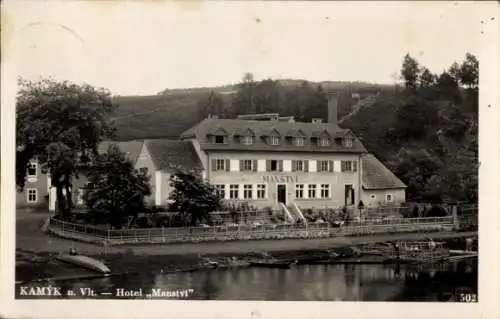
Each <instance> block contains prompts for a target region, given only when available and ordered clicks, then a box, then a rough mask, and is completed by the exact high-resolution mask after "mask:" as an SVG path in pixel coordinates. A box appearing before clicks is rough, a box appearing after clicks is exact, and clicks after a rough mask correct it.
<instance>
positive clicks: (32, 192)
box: [27, 188, 38, 203]
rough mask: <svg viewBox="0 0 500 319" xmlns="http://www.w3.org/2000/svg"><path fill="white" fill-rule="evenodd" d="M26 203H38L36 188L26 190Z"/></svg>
mask: <svg viewBox="0 0 500 319" xmlns="http://www.w3.org/2000/svg"><path fill="white" fill-rule="evenodd" d="M27 196H28V203H36V202H37V201H38V190H37V189H36V188H28V189H27Z"/></svg>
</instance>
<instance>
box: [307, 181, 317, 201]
mask: <svg viewBox="0 0 500 319" xmlns="http://www.w3.org/2000/svg"><path fill="white" fill-rule="evenodd" d="M307 195H308V197H309V198H316V185H315V184H309V185H308V190H307Z"/></svg>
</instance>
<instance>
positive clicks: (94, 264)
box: [56, 253, 111, 274]
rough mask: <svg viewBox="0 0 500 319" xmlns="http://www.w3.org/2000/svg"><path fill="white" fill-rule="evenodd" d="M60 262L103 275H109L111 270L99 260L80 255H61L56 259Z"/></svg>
mask: <svg viewBox="0 0 500 319" xmlns="http://www.w3.org/2000/svg"><path fill="white" fill-rule="evenodd" d="M56 258H57V259H58V260H60V261H64V262H67V263H70V264H73V265H75V266H79V267H82V268H85V269H88V270H92V271H95V272H98V273H101V274H109V273H111V270H110V269H109V268H108V266H106V265H105V264H104V263H103V262H102V261H99V260H97V259H94V258H91V257H88V256H84V255H78V254H71V253H70V254H61V255H59V256H57V257H56Z"/></svg>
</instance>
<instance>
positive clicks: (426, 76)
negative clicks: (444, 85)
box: [420, 67, 436, 88]
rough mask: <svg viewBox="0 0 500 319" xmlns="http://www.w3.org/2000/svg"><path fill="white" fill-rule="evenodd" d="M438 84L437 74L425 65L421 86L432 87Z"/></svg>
mask: <svg viewBox="0 0 500 319" xmlns="http://www.w3.org/2000/svg"><path fill="white" fill-rule="evenodd" d="M435 84H436V76H435V75H434V74H432V73H431V71H429V69H428V68H426V67H423V68H422V71H421V75H420V87H422V88H431V87H433V86H434V85H435Z"/></svg>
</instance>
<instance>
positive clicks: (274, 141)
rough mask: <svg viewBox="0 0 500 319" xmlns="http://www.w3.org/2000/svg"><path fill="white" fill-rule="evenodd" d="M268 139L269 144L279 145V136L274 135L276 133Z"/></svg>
mask: <svg viewBox="0 0 500 319" xmlns="http://www.w3.org/2000/svg"><path fill="white" fill-rule="evenodd" d="M269 141H270V142H269V143H270V144H271V145H280V138H279V136H276V135H275V136H271V137H270V139H269Z"/></svg>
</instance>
